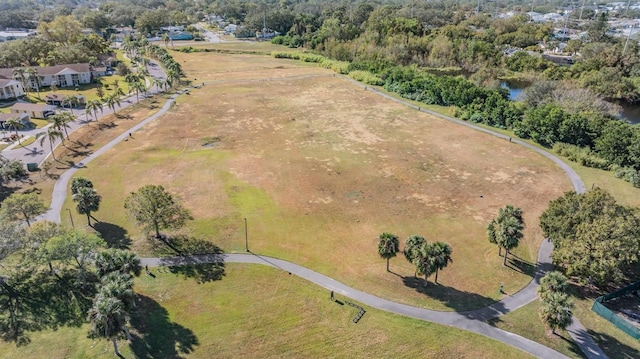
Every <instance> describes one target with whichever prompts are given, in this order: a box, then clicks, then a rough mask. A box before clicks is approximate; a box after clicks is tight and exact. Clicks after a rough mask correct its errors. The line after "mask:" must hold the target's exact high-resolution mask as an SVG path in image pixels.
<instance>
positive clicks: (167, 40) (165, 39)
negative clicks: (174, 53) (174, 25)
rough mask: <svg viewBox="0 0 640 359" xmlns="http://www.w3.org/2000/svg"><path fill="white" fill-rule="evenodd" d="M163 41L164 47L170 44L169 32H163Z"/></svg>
mask: <svg viewBox="0 0 640 359" xmlns="http://www.w3.org/2000/svg"><path fill="white" fill-rule="evenodd" d="M162 42H164V47H167V45H168V44H169V35H168V34H166V33H165V34H162Z"/></svg>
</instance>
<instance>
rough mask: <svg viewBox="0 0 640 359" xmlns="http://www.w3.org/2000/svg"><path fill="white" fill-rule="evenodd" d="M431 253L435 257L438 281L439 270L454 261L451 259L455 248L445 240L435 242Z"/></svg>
mask: <svg viewBox="0 0 640 359" xmlns="http://www.w3.org/2000/svg"><path fill="white" fill-rule="evenodd" d="M430 247H431V248H430V250H429V252H430V254H431V256H432V257H433V260H434V264H435V268H436V280H435V282H436V283H438V271H440V270H441V269H445V268H446V267H447V265H449V263H451V262H453V260H452V259H451V253H452V252H453V250H452V249H451V246H450V245H448V244H447V243H444V242H435V243H432V244H431V245H430Z"/></svg>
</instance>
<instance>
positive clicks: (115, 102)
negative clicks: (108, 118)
mask: <svg viewBox="0 0 640 359" xmlns="http://www.w3.org/2000/svg"><path fill="white" fill-rule="evenodd" d="M120 91H122V90H120ZM106 103H107V107H109V108H110V109H111V111H113V114H114V115H116V106H120V95H119V94H118V93H117V92H114V93H112V94H110V95H109V96H107V99H106Z"/></svg>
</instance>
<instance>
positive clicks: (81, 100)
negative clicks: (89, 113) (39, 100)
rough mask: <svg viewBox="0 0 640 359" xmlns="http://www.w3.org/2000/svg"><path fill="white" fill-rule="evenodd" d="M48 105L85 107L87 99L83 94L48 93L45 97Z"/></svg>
mask: <svg viewBox="0 0 640 359" xmlns="http://www.w3.org/2000/svg"><path fill="white" fill-rule="evenodd" d="M44 99H45V102H46V103H47V105H52V106H60V107H68V106H71V107H84V106H85V105H86V104H87V100H86V98H85V97H84V96H83V95H62V94H57V93H52V94H48V95H46V96H45V97H44Z"/></svg>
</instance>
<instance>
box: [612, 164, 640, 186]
mask: <svg viewBox="0 0 640 359" xmlns="http://www.w3.org/2000/svg"><path fill="white" fill-rule="evenodd" d="M613 170H614V173H615V175H616V177H617V178H620V179H622V180H625V181H627V182H629V183H631V184H632V185H633V187H636V188H640V172H638V171H636V170H634V169H633V168H630V167H620V166H615V168H614V169H613Z"/></svg>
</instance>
